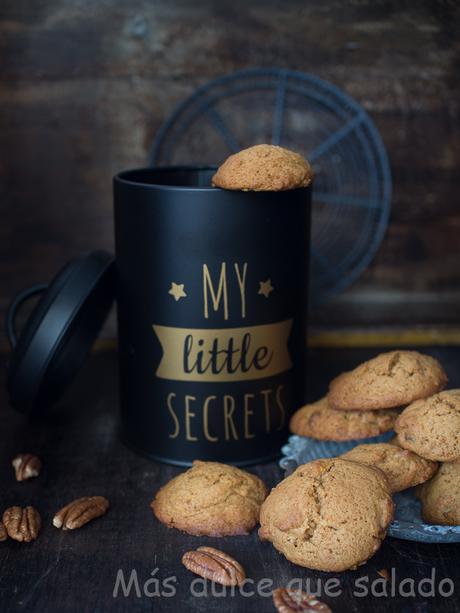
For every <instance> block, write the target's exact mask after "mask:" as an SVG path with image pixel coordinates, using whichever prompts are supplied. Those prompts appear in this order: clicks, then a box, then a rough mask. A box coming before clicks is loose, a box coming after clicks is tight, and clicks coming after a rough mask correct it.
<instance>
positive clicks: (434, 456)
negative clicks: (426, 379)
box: [395, 391, 460, 462]
mask: <svg viewBox="0 0 460 613" xmlns="http://www.w3.org/2000/svg"><path fill="white" fill-rule="evenodd" d="M395 431H396V432H397V434H398V444H399V445H400V446H401V447H404V449H410V451H414V452H415V453H417V454H418V455H420V456H422V458H427V459H428V460H436V461H438V462H452V461H453V460H457V459H459V458H460V395H457V394H452V393H451V392H448V391H446V392H441V393H439V394H435V395H434V396H431V397H430V398H425V399H423V400H417V401H416V402H413V403H412V404H410V405H409V406H408V407H406V408H405V409H404V411H403V412H402V413H401V415H400V416H399V417H398V419H397V420H396V423H395Z"/></svg>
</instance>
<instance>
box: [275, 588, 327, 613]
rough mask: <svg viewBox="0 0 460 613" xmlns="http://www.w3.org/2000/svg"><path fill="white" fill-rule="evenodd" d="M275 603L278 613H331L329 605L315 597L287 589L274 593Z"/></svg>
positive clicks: (277, 590) (280, 589)
mask: <svg viewBox="0 0 460 613" xmlns="http://www.w3.org/2000/svg"><path fill="white" fill-rule="evenodd" d="M273 603H274V605H275V608H276V610H277V611H278V613H318V612H320V613H331V609H330V608H329V607H328V606H327V604H324V602H321V601H319V600H318V599H317V598H316V597H315V596H312V595H311V594H307V592H302V591H301V590H289V589H287V588H285V587H279V588H277V589H276V590H274V591H273Z"/></svg>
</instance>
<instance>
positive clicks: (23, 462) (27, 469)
mask: <svg viewBox="0 0 460 613" xmlns="http://www.w3.org/2000/svg"><path fill="white" fill-rule="evenodd" d="M11 463H12V465H13V468H14V470H15V473H16V481H25V480H26V479H31V478H32V477H38V475H39V474H40V471H41V469H42V463H41V460H40V458H38V457H37V456H36V455H32V454H31V453H19V454H18V455H17V456H15V457H14V458H13V460H12V461H11Z"/></svg>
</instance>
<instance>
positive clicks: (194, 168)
mask: <svg viewBox="0 0 460 613" xmlns="http://www.w3.org/2000/svg"><path fill="white" fill-rule="evenodd" d="M217 168H218V167H217V166H201V165H193V164H190V165H185V166H143V167H140V168H132V169H129V170H122V171H121V172H119V173H118V174H116V175H115V176H114V178H113V181H114V183H121V184H123V185H130V186H132V187H138V188H142V189H153V190H159V189H161V190H166V191H181V192H182V191H194V192H206V193H213V192H214V193H219V192H226V193H232V194H243V195H244V196H246V197H247V196H248V195H254V194H264V195H265V197H267V195H269V194H286V193H292V192H300V191H304V192H307V191H309V190H311V188H312V183H313V182H311V183H310V184H309V185H307V186H306V187H297V188H295V189H289V190H282V191H256V190H249V191H245V190H241V189H238V190H229V189H221V188H220V187H213V186H212V185H170V184H167V183H152V182H147V181H142V180H140V179H133V178H132V177H133V175H137V174H140V175H142V174H146V175H150V176H152V175H155V173H157V172H158V173H174V172H182V173H187V172H190V173H201V172H215V171H216V170H217Z"/></svg>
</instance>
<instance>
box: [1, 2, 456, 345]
mask: <svg viewBox="0 0 460 613" xmlns="http://www.w3.org/2000/svg"><path fill="white" fill-rule="evenodd" d="M459 5H460V3H459V2H458V0H442V1H441V0H438V1H436V0H419V1H417V0H414V1H412V2H404V1H390V0H373V1H372V0H354V1H348V2H339V1H338V0H311V1H308V2H300V1H293V0H283V1H265V2H262V1H249V2H248V1H247V0H244V1H243V0H221V1H220V2H213V1H212V0H202V1H199V2H190V1H187V0H175V1H171V0H156V1H155V2H152V1H151V0H130V1H129V2H119V1H118V0H100V1H98V2H94V1H90V0H34V1H33V2H31V1H30V0H2V2H1V7H0V57H1V59H0V61H1V70H0V105H1V114H0V207H1V210H0V316H1V315H2V313H3V312H4V309H5V306H6V304H7V302H8V300H9V299H10V298H11V296H12V294H14V293H15V292H16V291H17V290H19V289H20V288H22V287H24V286H26V285H28V284H30V283H32V282H36V281H37V280H43V279H47V278H49V277H50V276H51V275H52V274H53V273H54V272H55V271H56V269H57V268H59V267H60V266H61V265H62V264H63V263H64V262H65V261H66V260H67V259H69V258H70V257H73V256H75V255H77V254H79V253H80V252H82V251H85V250H89V249H92V248H95V247H106V248H108V249H111V248H112V246H113V242H112V210H111V177H112V175H113V174H114V173H115V172H116V171H118V170H120V169H123V168H127V167H131V166H137V165H143V164H144V163H145V161H146V157H147V150H148V148H149V146H150V144H151V143H152V141H153V139H154V137H155V135H156V133H157V131H158V129H159V127H160V126H161V124H162V122H163V121H164V120H165V118H166V117H167V116H168V115H169V113H170V112H171V110H172V108H173V107H174V106H175V105H176V104H177V103H178V102H179V101H181V100H183V99H184V98H185V97H187V96H188V95H189V94H191V93H192V92H193V91H194V89H195V88H196V87H197V86H199V85H201V84H202V83H204V82H206V81H207V80H209V79H212V78H214V77H216V76H218V75H221V74H224V73H228V72H231V71H233V70H236V69H241V68H246V67H250V66H280V67H286V68H290V69H296V70H301V71H307V72H312V73H315V74H317V75H318V76H320V77H322V78H324V79H326V80H328V81H331V82H332V83H335V84H336V85H338V86H339V87H341V88H343V89H344V90H345V91H346V92H348V93H349V94H350V95H351V96H353V97H355V98H356V99H357V100H358V101H359V102H360V103H361V104H363V105H364V107H365V108H366V110H367V111H368V112H369V113H370V114H371V116H372V118H373V119H374V120H375V122H376V124H377V126H378V128H379V129H380V131H381V133H382V136H383V139H384V142H385V145H386V147H387V149H388V152H389V156H390V160H391V166H392V173H393V179H394V198H393V210H392V216H391V225H390V228H389V230H388V233H387V235H386V237H385V240H384V242H383V245H382V247H381V249H380V252H379V254H378V256H377V257H376V259H375V261H374V263H373V264H372V266H371V267H370V268H369V270H368V271H367V272H366V273H365V274H364V275H363V276H362V277H361V279H360V280H359V281H358V282H356V283H355V284H354V286H353V287H352V288H350V289H349V290H348V291H347V292H346V293H345V294H344V295H343V296H342V297H341V298H339V299H337V300H335V301H334V302H333V303H331V304H330V305H329V306H327V307H325V308H323V309H321V310H320V311H316V312H314V313H312V319H313V320H314V321H315V322H317V323H318V322H320V323H323V324H324V323H329V324H331V323H334V324H344V323H361V324H363V323H372V324H376V323H402V324H407V323H411V324H413V323H426V324H433V323H434V324H437V323H450V324H456V323H458V322H459V313H460V289H459V281H460V266H459V260H460V240H459V232H460V206H459V189H460V171H459V168H460V122H459V101H460V87H459V85H460V11H459ZM219 161H220V160H217V162H219ZM106 333H108V334H110V333H111V329H109V330H108V332H106Z"/></svg>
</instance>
